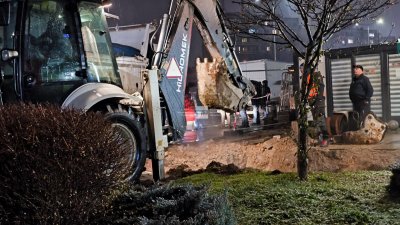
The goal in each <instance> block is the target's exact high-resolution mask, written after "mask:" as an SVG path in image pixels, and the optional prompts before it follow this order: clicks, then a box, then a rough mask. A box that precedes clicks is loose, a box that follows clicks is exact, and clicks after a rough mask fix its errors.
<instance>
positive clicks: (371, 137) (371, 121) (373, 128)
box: [341, 113, 388, 144]
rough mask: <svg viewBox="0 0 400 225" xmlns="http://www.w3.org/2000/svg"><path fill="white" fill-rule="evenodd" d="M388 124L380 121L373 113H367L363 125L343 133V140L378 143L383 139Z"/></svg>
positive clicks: (358, 142) (346, 142) (352, 142)
mask: <svg viewBox="0 0 400 225" xmlns="http://www.w3.org/2000/svg"><path fill="white" fill-rule="evenodd" d="M387 127H388V126H387V124H386V123H384V122H382V121H380V120H379V119H378V118H377V117H376V116H375V115H374V114H373V113H369V114H367V116H366V117H365V119H364V123H363V126H362V127H361V128H360V129H359V130H356V131H347V132H344V133H343V134H342V137H341V141H342V143H345V144H376V143H379V142H381V141H382V140H383V137H384V136H385V133H386V130H387Z"/></svg>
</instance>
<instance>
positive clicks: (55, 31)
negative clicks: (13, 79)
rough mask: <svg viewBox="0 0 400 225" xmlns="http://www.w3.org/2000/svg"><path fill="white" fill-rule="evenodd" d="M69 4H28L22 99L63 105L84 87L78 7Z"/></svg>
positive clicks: (24, 29) (22, 46)
mask: <svg viewBox="0 0 400 225" xmlns="http://www.w3.org/2000/svg"><path fill="white" fill-rule="evenodd" d="M67 2H68V1H62V0H58V1H34V0H32V1H27V3H25V4H27V5H26V6H25V7H24V8H25V9H26V14H25V20H24V22H25V23H24V24H23V27H22V29H21V30H23V35H22V37H21V38H22V42H20V43H22V44H21V46H19V47H20V48H19V50H20V54H21V55H22V58H21V61H22V62H21V70H22V71H21V73H20V74H21V75H20V76H21V77H20V82H21V83H20V85H21V90H22V96H23V99H24V100H26V101H32V102H51V103H57V104H61V103H62V101H63V100H64V99H65V98H66V97H67V95H68V94H69V93H71V92H72V91H73V90H74V89H76V87H78V86H80V85H82V84H83V82H84V80H83V77H82V74H83V72H82V69H81V68H82V65H81V64H82V62H81V54H80V51H79V45H78V41H79V36H78V32H80V30H79V29H78V28H77V27H79V26H77V21H79V20H76V19H75V18H74V15H76V6H74V5H73V4H71V3H67Z"/></svg>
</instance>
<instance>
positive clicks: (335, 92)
mask: <svg viewBox="0 0 400 225" xmlns="http://www.w3.org/2000/svg"><path fill="white" fill-rule="evenodd" d="M331 66H332V96H333V111H336V112H338V111H351V110H353V106H352V104H351V101H350V98H349V89H350V83H351V72H352V71H351V59H348V58H347V59H332V61H331Z"/></svg>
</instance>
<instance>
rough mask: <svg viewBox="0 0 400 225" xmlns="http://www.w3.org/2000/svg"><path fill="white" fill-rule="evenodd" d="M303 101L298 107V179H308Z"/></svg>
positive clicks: (305, 110) (305, 111)
mask: <svg viewBox="0 0 400 225" xmlns="http://www.w3.org/2000/svg"><path fill="white" fill-rule="evenodd" d="M305 105H306V103H304V101H303V102H302V103H301V105H300V117H299V120H298V122H299V140H298V146H297V174H298V176H299V179H300V180H302V181H306V180H307V179H308V146H307V127H308V125H307V109H306V107H305Z"/></svg>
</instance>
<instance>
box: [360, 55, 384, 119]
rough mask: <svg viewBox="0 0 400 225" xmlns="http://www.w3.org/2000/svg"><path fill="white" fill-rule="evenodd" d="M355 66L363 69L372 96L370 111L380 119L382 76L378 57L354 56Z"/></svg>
mask: <svg viewBox="0 0 400 225" xmlns="http://www.w3.org/2000/svg"><path fill="white" fill-rule="evenodd" d="M355 60H356V64H359V65H362V66H363V67H364V75H366V76H367V77H368V78H369V80H370V82H371V85H372V87H373V88H374V94H373V96H372V98H371V111H372V112H374V113H375V114H376V115H377V116H379V117H382V86H381V80H382V74H381V60H380V56H379V55H363V56H356V58H355Z"/></svg>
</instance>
